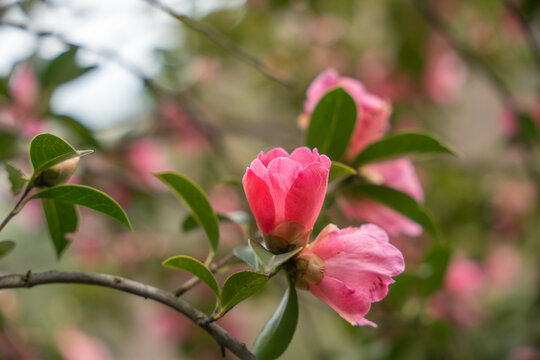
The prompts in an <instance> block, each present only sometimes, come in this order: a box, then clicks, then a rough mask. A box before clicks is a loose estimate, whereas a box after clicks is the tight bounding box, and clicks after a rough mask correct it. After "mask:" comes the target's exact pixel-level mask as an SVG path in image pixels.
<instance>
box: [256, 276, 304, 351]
mask: <svg viewBox="0 0 540 360" xmlns="http://www.w3.org/2000/svg"><path fill="white" fill-rule="evenodd" d="M297 323H298V298H297V296H296V289H295V287H294V285H293V284H290V285H289V288H288V289H287V290H286V291H285V294H284V295H283V298H282V299H281V302H280V303H279V305H278V307H277V308H276V310H275V311H274V313H273V314H272V316H270V319H268V321H267V322H266V324H265V325H264V327H263V329H262V330H261V332H260V333H259V335H258V336H257V340H255V343H254V344H253V348H252V349H251V351H252V352H253V353H254V354H255V356H257V358H258V359H259V360H273V359H277V358H278V357H280V356H281V355H282V354H283V353H284V352H285V350H286V349H287V347H288V346H289V344H290V343H291V340H292V338H293V336H294V332H295V330H296V325H297Z"/></svg>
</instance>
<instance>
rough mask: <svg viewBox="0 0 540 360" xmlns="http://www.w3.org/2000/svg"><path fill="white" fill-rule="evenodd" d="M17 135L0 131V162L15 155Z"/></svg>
mask: <svg viewBox="0 0 540 360" xmlns="http://www.w3.org/2000/svg"><path fill="white" fill-rule="evenodd" d="M16 144H17V135H15V134H13V133H10V132H7V131H2V130H0V160H5V159H9V158H11V157H12V156H13V154H14V153H15V145H16Z"/></svg>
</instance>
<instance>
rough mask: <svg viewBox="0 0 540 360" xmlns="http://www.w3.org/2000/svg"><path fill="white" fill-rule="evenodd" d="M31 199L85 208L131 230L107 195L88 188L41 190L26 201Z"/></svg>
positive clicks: (120, 208) (115, 204) (124, 214)
mask: <svg viewBox="0 0 540 360" xmlns="http://www.w3.org/2000/svg"><path fill="white" fill-rule="evenodd" d="M32 199H52V200H55V201H56V202H61V203H66V204H72V205H81V206H85V207H87V208H89V209H92V210H95V211H98V212H100V213H102V214H104V215H107V216H109V217H111V218H113V219H114V220H116V221H118V222H119V223H121V224H123V225H125V226H127V227H128V228H129V229H131V224H130V223H129V219H128V217H127V215H126V213H125V212H124V210H123V209H122V207H121V206H120V205H118V203H117V202H116V201H115V200H114V199H113V198H111V197H110V196H109V195H107V194H105V193H104V192H102V191H99V190H96V189H94V188H91V187H89V186H84V185H58V186H54V187H51V188H48V189H45V190H42V191H40V192H38V193H36V194H34V195H32V196H31V197H29V198H28V200H32ZM28 200H27V201H28Z"/></svg>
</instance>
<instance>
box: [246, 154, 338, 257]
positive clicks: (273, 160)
mask: <svg viewBox="0 0 540 360" xmlns="http://www.w3.org/2000/svg"><path fill="white" fill-rule="evenodd" d="M330 165H331V162H330V159H328V157H327V156H326V155H319V153H318V152H317V149H314V150H313V151H311V150H310V149H308V148H307V147H300V148H297V149H296V150H294V151H293V152H292V153H291V154H290V155H289V154H288V153H287V152H286V151H285V150H283V149H282V148H275V149H272V150H270V151H269V152H268V153H266V154H264V153H263V152H261V153H260V154H259V155H258V156H257V158H256V159H255V160H253V161H252V162H251V165H250V166H249V168H248V169H247V171H246V173H245V174H244V178H243V179H242V183H243V185H244V191H245V193H246V197H247V200H248V202H249V206H250V207H251V211H252V212H253V214H254V216H255V220H256V221H257V225H258V226H259V229H260V230H261V232H262V233H263V234H264V235H265V241H266V244H267V245H268V246H269V248H270V250H271V251H276V252H281V251H289V250H292V249H294V248H296V247H298V246H304V245H305V244H306V242H307V241H308V238H309V233H310V232H311V230H312V228H313V225H314V224H315V220H317V217H318V216H319V212H320V211H321V207H322V204H323V201H324V197H325V195H326V187H327V184H328V173H329V169H330Z"/></svg>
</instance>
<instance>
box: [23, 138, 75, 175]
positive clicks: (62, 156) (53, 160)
mask: <svg viewBox="0 0 540 360" xmlns="http://www.w3.org/2000/svg"><path fill="white" fill-rule="evenodd" d="M75 156H79V154H78V153H77V151H76V150H75V149H74V148H73V147H72V146H71V145H69V144H68V143H67V142H65V141H64V140H62V139H61V138H59V137H58V136H56V135H53V134H39V135H37V136H35V137H34V138H33V139H32V141H31V142H30V161H31V162H32V166H33V167H34V174H37V173H38V172H40V171H43V170H45V169H48V168H50V167H51V166H54V165H56V164H59V163H61V162H62V161H64V160H68V159H71V158H73V157H75Z"/></svg>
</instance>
